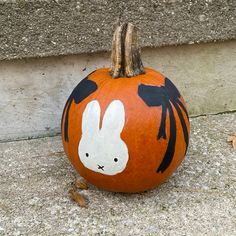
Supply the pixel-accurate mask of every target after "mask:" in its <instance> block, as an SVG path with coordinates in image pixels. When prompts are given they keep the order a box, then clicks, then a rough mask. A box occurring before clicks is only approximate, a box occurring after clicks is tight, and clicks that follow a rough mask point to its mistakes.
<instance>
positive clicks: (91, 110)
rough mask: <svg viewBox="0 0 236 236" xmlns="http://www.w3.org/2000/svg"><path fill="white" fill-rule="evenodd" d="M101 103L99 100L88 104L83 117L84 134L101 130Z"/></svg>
mask: <svg viewBox="0 0 236 236" xmlns="http://www.w3.org/2000/svg"><path fill="white" fill-rule="evenodd" d="M100 113H101V109H100V105H99V103H98V101H97V100H94V101H91V102H90V103H88V104H87V106H86V108H85V109H84V112H83V117H82V132H83V134H86V135H88V134H91V135H93V134H94V132H98V131H99V122H100Z"/></svg>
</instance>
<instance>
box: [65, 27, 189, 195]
mask: <svg viewBox="0 0 236 236" xmlns="http://www.w3.org/2000/svg"><path fill="white" fill-rule="evenodd" d="M61 124H62V126H61V128H62V141H63V146H64V150H65V152H66V154H67V156H68V158H69V160H70V161H71V163H72V164H73V166H74V167H75V169H76V170H78V172H79V174H80V175H81V176H82V177H84V178H85V179H86V180H87V181H88V182H89V183H91V184H93V185H95V186H97V187H99V188H102V189H105V190H109V191H115V192H130V193H133V192H142V191H145V190H148V189H152V188H154V187H156V186H158V185H159V184H161V183H162V182H163V181H165V180H166V179H167V178H168V177H170V176H171V175H172V173H173V172H174V171H175V170H176V168H177V167H178V166H179V165H180V163H181V161H182V160H183V158H184V156H185V154H186V151H187V147H188V143H189V131H190V125H189V119H188V112H187V110H186V105H185V102H184V100H183V97H182V96H181V95H180V93H179V91H178V90H177V88H176V87H175V85H174V84H173V83H172V82H171V81H170V80H169V79H168V78H166V77H165V76H164V75H162V74H161V73H159V72H157V71H155V70H153V69H151V68H144V67H143V64H142V61H141V59H140V49H139V47H138V43H137V29H136V27H134V26H133V25H132V24H130V23H128V24H122V25H121V26H119V27H118V28H117V29H116V31H115V33H114V37H113V43H112V66H111V69H109V68H100V69H98V70H95V71H93V72H92V73H91V74H89V75H88V76H87V77H86V78H85V79H83V80H82V81H81V82H80V83H79V84H78V85H77V86H76V87H75V89H74V90H73V92H72V93H71V95H70V96H69V99H68V100H67V102H66V105H65V108H64V112H63V116H62V122H61Z"/></svg>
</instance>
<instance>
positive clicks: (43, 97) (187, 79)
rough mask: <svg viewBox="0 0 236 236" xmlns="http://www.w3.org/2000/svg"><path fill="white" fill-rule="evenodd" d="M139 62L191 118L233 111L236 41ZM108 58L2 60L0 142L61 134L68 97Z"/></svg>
mask: <svg viewBox="0 0 236 236" xmlns="http://www.w3.org/2000/svg"><path fill="white" fill-rule="evenodd" d="M142 55H143V62H144V65H145V66H147V67H152V68H155V69H156V70H159V71H161V72H162V73H163V74H165V75H166V76H167V77H169V78H170V79H171V80H173V82H174V83H175V84H176V85H177V87H178V88H179V90H180V91H181V93H182V95H183V96H184V98H185V100H186V102H187V106H188V109H189V113H190V115H199V114H204V113H217V112H224V111H232V110H236V93H235V91H236V81H235V77H236V70H235V68H236V41H231V42H225V43H215V44H213V43H212V44H201V45H185V46H178V47H174V46H172V47H163V48H159V49H144V50H143V53H142ZM109 57H110V55H109V54H107V53H97V54H93V55H87V54H86V55H77V56H65V57H52V58H44V59H28V60H15V61H2V62H0V117H1V122H0V140H9V139H10V140H11V139H20V138H25V137H38V136H44V135H52V134H55V133H58V132H59V131H60V129H59V127H60V119H61V114H62V110H63V106H64V104H65V102H66V100H67V97H68V96H69V94H70V93H71V91H72V89H73V88H74V87H75V86H76V85H77V83H78V82H79V81H80V80H81V79H82V78H84V77H85V76H86V75H88V74H89V73H90V72H91V71H93V70H94V69H96V68H98V67H108V66H109V65H110V58H109Z"/></svg>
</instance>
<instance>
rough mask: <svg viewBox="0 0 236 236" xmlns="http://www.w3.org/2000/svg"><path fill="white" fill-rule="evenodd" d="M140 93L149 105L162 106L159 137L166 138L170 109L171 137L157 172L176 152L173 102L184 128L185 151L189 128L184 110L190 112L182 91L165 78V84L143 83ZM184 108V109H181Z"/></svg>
mask: <svg viewBox="0 0 236 236" xmlns="http://www.w3.org/2000/svg"><path fill="white" fill-rule="evenodd" d="M138 95H139V96H140V97H141V98H142V100H143V101H144V102H145V103H146V104H147V105H148V106H162V115H161V124H160V128H159V131H158V133H157V139H158V140H159V139H161V138H163V139H166V113H167V111H168V113H169V117H170V137H169V141H168V145H167V149H166V152H165V155H164V158H163V160H162V162H161V164H160V166H159V167H158V169H157V172H162V173H163V172H164V171H165V170H166V169H167V168H168V167H169V165H170V163H171V161H172V158H173V156H174V153H175V143H176V121H175V116H174V111H173V108H172V106H171V104H172V105H173V106H174V108H175V110H176V112H177V114H178V116H179V119H180V122H181V126H182V130H183V134H184V140H185V144H186V149H185V153H186V151H187V148H188V143H189V135H188V129H187V126H186V123H185V120H184V117H183V113H182V110H183V111H184V113H185V114H186V116H187V117H188V112H187V110H186V108H185V106H184V105H183V103H182V101H181V100H180V97H181V95H180V93H179V91H178V90H177V89H176V87H175V86H174V84H173V83H172V82H171V81H170V80H169V79H168V78H165V85H164V86H160V87H158V86H150V85H144V84H141V85H139V87H138ZM180 108H182V110H181V109H180Z"/></svg>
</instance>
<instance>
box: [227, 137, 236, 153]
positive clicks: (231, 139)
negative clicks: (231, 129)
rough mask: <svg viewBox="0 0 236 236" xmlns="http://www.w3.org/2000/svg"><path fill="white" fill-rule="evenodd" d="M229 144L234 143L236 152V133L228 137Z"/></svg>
mask: <svg viewBox="0 0 236 236" xmlns="http://www.w3.org/2000/svg"><path fill="white" fill-rule="evenodd" d="M227 142H230V143H232V146H233V149H234V150H236V133H234V134H232V135H229V136H228V137H227Z"/></svg>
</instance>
